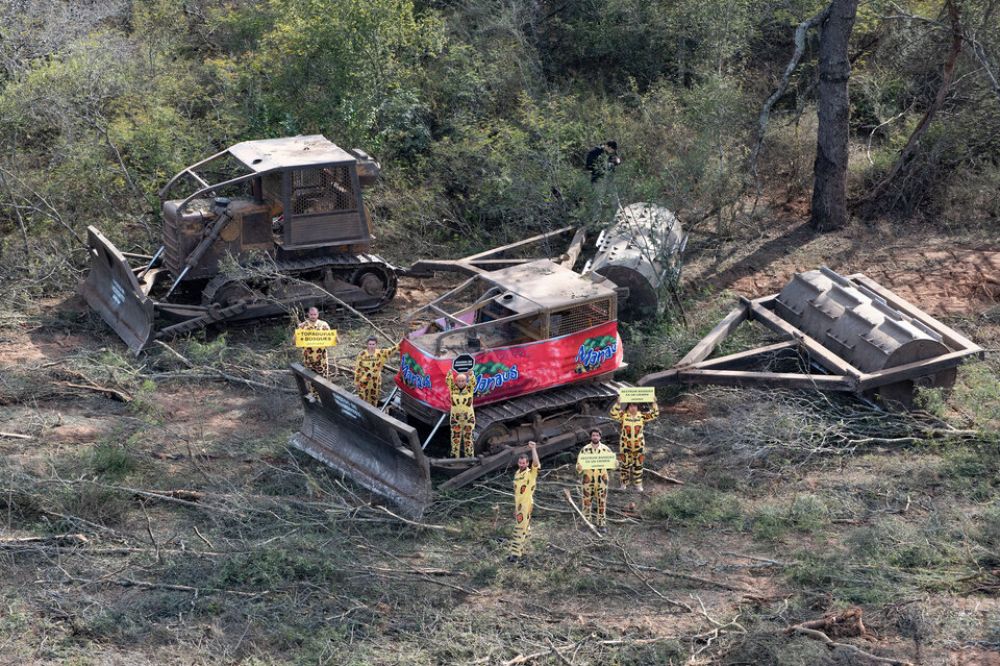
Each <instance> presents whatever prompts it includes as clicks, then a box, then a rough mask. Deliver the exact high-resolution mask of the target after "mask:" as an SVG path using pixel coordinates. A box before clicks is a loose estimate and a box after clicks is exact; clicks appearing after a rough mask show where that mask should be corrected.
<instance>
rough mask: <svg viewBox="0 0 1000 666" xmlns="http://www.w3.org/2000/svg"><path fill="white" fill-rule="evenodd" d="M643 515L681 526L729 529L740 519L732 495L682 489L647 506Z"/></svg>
mask: <svg viewBox="0 0 1000 666" xmlns="http://www.w3.org/2000/svg"><path fill="white" fill-rule="evenodd" d="M645 513H646V515H647V516H649V517H651V518H665V519H668V520H671V521H673V522H676V523H678V524H680V525H685V526H708V525H731V524H733V523H735V522H737V521H738V520H739V519H740V517H741V515H742V512H741V510H740V502H739V498H738V497H737V496H736V495H732V494H729V493H722V492H719V491H717V490H713V489H711V488H706V487H703V486H685V487H684V488H681V489H680V490H677V491H675V492H672V493H665V494H663V495H658V496H657V497H654V498H653V499H652V500H651V501H650V502H649V504H648V505H647V507H646V509H645Z"/></svg>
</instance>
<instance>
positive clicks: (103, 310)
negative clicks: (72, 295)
mask: <svg viewBox="0 0 1000 666" xmlns="http://www.w3.org/2000/svg"><path fill="white" fill-rule="evenodd" d="M87 247H88V248H89V252H90V271H89V272H88V273H87V277H86V278H85V279H84V280H83V282H81V283H80V293H82V294H83V297H84V299H86V301H87V303H88V304H90V307H91V308H93V309H94V310H95V311H96V312H97V313H98V314H99V315H100V316H101V319H103V320H104V321H105V323H107V325H108V326H110V327H111V328H112V329H114V331H115V332H116V333H117V334H118V337H120V338H121V339H122V340H123V341H124V342H125V344H126V345H128V348H129V349H131V350H133V351H137V350H139V349H142V348H144V347H145V346H146V345H148V344H149V343H150V341H151V340H152V338H153V320H154V316H155V313H154V308H155V304H154V302H153V299H151V298H150V297H149V296H148V293H147V292H145V291H144V290H143V288H142V286H141V284H140V282H139V280H138V278H136V276H135V273H134V272H133V271H132V269H131V268H130V267H129V265H128V261H126V260H125V257H124V255H122V253H121V252H120V251H119V250H118V248H116V247H115V246H114V244H113V243H112V242H111V241H109V240H108V239H107V238H105V237H104V234H102V233H101V232H100V231H98V230H97V229H95V228H94V227H87Z"/></svg>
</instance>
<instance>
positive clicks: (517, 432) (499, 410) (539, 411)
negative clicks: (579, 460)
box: [291, 363, 624, 518]
mask: <svg viewBox="0 0 1000 666" xmlns="http://www.w3.org/2000/svg"><path fill="white" fill-rule="evenodd" d="M291 369H292V372H293V374H294V375H295V379H296V382H298V385H299V393H300V395H301V397H302V406H303V411H304V418H303V424H302V427H301V428H300V429H299V431H298V432H296V433H295V434H294V435H293V436H292V438H291V444H292V446H294V447H295V448H297V449H300V450H302V451H304V452H306V453H308V454H309V455H310V456H312V457H314V458H316V459H317V460H319V461H321V462H323V463H324V464H326V465H329V466H330V467H332V468H334V469H336V470H338V471H339V472H341V473H343V474H345V475H347V476H349V477H351V479H352V480H354V481H355V482H357V483H358V484H359V485H361V486H362V487H364V488H366V489H367V490H369V491H371V492H372V493H374V494H376V495H378V496H380V497H383V498H385V499H387V500H389V501H391V502H392V503H393V504H395V505H396V506H397V507H399V510H400V511H401V512H402V513H404V514H405V515H407V516H409V517H413V518H419V517H420V515H421V514H422V513H423V511H424V509H425V508H426V507H427V506H428V505H429V504H430V503H431V501H432V500H433V493H434V490H433V485H432V474H440V475H444V476H448V477H450V478H448V480H447V481H445V482H443V483H442V484H441V485H440V486H439V489H440V490H448V489H452V488H460V487H462V486H465V485H467V484H469V483H471V482H473V481H475V480H476V479H478V478H480V477H482V476H483V475H485V474H488V473H490V472H493V471H496V470H498V469H501V468H504V467H506V466H508V465H511V464H513V463H514V461H515V460H516V457H517V455H519V454H520V453H522V452H524V451H525V450H527V449H526V447H524V446H523V445H524V444H526V443H527V442H528V441H529V440H534V441H536V442H537V443H538V452H539V455H540V456H543V457H544V456H549V455H554V454H556V453H559V452H560V451H565V450H566V449H568V448H571V447H574V446H576V445H578V444H583V443H584V442H585V441H587V439H588V437H589V429H590V428H599V429H600V430H601V431H602V432H603V433H604V435H605V436H607V437H612V436H614V435H615V434H616V433H617V426H616V424H615V423H614V422H612V421H610V420H609V419H608V418H607V411H608V409H609V408H610V406H611V404H612V403H613V402H614V401H615V399H616V398H617V395H618V389H619V388H620V387H621V386H624V384H620V383H618V382H599V383H592V384H580V385H574V386H570V387H566V388H565V389H560V390H558V391H552V392H544V393H539V394H534V395H529V396H522V397H520V398H515V399H512V400H508V401H505V402H500V403H495V404H493V405H488V406H486V407H483V408H480V409H477V414H476V437H477V439H476V449H477V456H476V457H475V458H435V457H431V456H430V455H428V453H427V452H426V451H425V446H426V444H423V445H422V444H421V443H420V437H419V435H418V430H417V428H415V427H414V426H412V425H409V424H407V423H406V422H404V421H403V420H402V419H400V418H397V417H395V416H392V415H390V414H386V413H385V412H383V411H380V410H378V409H376V408H375V407H373V406H371V405H369V404H368V403H367V402H365V401H363V400H361V399H360V398H359V397H357V396H356V395H354V394H352V393H349V392H347V391H345V390H344V389H342V388H340V387H338V386H336V385H334V384H332V383H330V382H329V381H328V380H326V379H324V378H323V377H320V376H319V375H317V374H316V373H314V372H312V371H310V370H307V369H306V368H304V367H302V366H301V365H299V364H298V363H293V364H292V366H291ZM574 405H577V406H582V405H586V406H588V407H589V408H587V407H583V408H582V409H573V406H574ZM567 410H569V411H570V412H572V413H571V414H567ZM445 416H446V415H445ZM568 416H569V417H572V418H567V417H568ZM439 418H440V414H439ZM497 426H501V427H499V428H498V427H497ZM490 433H503V435H502V439H492V438H491V437H490Z"/></svg>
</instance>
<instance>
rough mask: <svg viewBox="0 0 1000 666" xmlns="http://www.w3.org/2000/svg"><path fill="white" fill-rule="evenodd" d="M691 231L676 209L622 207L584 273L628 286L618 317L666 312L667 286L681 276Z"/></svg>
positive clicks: (638, 205) (637, 205)
mask: <svg viewBox="0 0 1000 666" xmlns="http://www.w3.org/2000/svg"><path fill="white" fill-rule="evenodd" d="M686 245H687V234H685V233H684V231H683V229H682V228H681V223H680V221H679V220H678V219H677V216H676V215H674V214H673V213H672V212H671V211H669V210H668V209H666V208H664V207H663V206H657V205H655V204H651V203H633V204H630V205H628V206H625V207H623V208H619V209H618V213H617V214H616V215H615V219H614V222H612V225H611V227H609V228H608V229H606V230H604V231H603V232H601V235H600V237H599V238H598V240H597V254H596V255H595V256H594V258H593V259H592V260H591V261H589V262H588V263H587V266H586V267H585V268H584V271H583V272H584V273H586V272H587V271H594V272H595V273H599V274H601V275H603V276H605V277H607V278H609V279H610V280H611V281H612V282H614V283H615V284H616V285H618V287H619V288H624V289H627V290H628V297H627V298H626V299H624V302H623V303H622V307H621V308H619V313H618V314H619V317H620V318H622V319H626V320H640V319H643V318H646V317H652V316H656V315H658V314H660V313H661V312H662V310H663V304H664V299H663V298H662V294H663V289H664V287H673V286H674V285H676V283H677V282H678V281H679V279H680V271H681V261H682V256H683V252H684V248H685V246H686Z"/></svg>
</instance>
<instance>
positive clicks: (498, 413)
mask: <svg viewBox="0 0 1000 666" xmlns="http://www.w3.org/2000/svg"><path fill="white" fill-rule="evenodd" d="M625 386H631V384H628V383H626V382H618V381H613V380H612V381H603V382H595V383H590V384H574V385H570V386H566V387H563V388H559V389H553V390H548V391H541V392H539V393H534V394H531V395H525V396H521V397H520V398H514V399H510V400H505V401H501V402H496V403H493V404H490V405H484V406H482V407H476V428H475V430H474V431H473V439H474V440H475V441H476V442H479V438H480V437H481V436H482V435H483V434H484V433H485V432H486V431H487V430H488V429H489V428H490V427H491V426H493V425H494V424H496V423H506V422H512V423H515V424H519V423H523V422H524V421H525V420H528V421H530V420H531V419H530V417H531V416H533V415H534V414H537V413H539V412H553V411H556V410H560V409H566V408H573V407H576V406H578V405H580V404H581V403H583V402H585V401H589V400H614V399H616V398H617V397H618V392H619V390H620V389H621V388H622V387H625Z"/></svg>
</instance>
